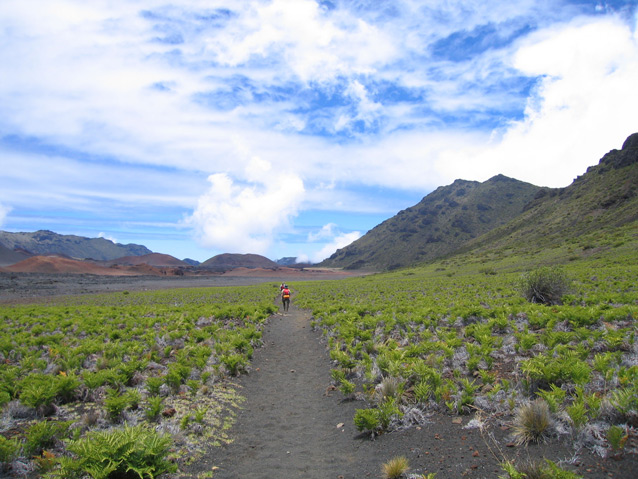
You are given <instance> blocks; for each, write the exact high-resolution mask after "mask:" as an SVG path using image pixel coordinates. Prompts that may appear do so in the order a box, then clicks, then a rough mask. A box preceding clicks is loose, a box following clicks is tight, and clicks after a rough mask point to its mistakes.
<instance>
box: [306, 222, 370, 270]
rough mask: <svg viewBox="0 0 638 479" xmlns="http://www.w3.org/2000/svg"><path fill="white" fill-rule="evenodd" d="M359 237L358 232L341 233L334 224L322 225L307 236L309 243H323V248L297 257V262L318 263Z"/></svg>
mask: <svg viewBox="0 0 638 479" xmlns="http://www.w3.org/2000/svg"><path fill="white" fill-rule="evenodd" d="M360 237H361V233H360V232H359V231H352V232H350V233H343V232H341V231H339V228H338V226H337V225H336V224H335V223H328V224H326V225H324V226H323V227H322V228H321V229H320V230H319V231H318V232H316V233H310V234H309V235H308V241H309V242H311V243H317V242H318V243H325V244H324V246H323V247H322V248H321V249H320V250H318V251H315V252H314V253H313V254H311V255H302V256H299V257H298V258H297V261H298V262H300V263H305V262H310V263H320V262H321V261H323V260H324V259H326V258H328V257H330V256H331V255H332V254H333V253H334V252H336V251H337V250H338V249H340V248H344V247H346V246H348V245H349V244H350V243H352V242H353V241H356V240H358V239H359V238H360Z"/></svg>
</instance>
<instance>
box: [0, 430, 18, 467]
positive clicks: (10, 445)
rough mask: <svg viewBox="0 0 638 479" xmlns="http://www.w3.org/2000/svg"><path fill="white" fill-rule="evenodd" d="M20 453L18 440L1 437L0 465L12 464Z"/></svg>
mask: <svg viewBox="0 0 638 479" xmlns="http://www.w3.org/2000/svg"><path fill="white" fill-rule="evenodd" d="M18 451H20V443H19V442H18V441H17V439H7V438H5V437H4V436H0V464H6V463H9V462H11V461H12V460H13V459H14V458H15V457H16V456H17V455H18Z"/></svg>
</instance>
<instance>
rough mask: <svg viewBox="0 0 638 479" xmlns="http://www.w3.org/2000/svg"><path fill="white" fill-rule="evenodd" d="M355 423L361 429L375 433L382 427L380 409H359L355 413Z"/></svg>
mask: <svg viewBox="0 0 638 479" xmlns="http://www.w3.org/2000/svg"><path fill="white" fill-rule="evenodd" d="M354 425H355V426H356V427H357V429H358V430H359V431H362V432H370V433H374V432H375V431H377V430H378V429H380V428H381V418H380V417H379V410H378V409H357V410H356V412H355V415H354Z"/></svg>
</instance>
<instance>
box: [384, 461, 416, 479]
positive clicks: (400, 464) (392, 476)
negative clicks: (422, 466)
mask: <svg viewBox="0 0 638 479" xmlns="http://www.w3.org/2000/svg"><path fill="white" fill-rule="evenodd" d="M409 467H410V466H409V464H408V460H407V458H406V457H405V456H398V457H394V458H392V459H390V460H389V461H388V462H386V463H384V464H383V465H382V466H381V470H382V471H383V477H384V478H386V479H397V478H399V477H401V476H402V475H403V474H405V472H406V471H407V470H408V468H409Z"/></svg>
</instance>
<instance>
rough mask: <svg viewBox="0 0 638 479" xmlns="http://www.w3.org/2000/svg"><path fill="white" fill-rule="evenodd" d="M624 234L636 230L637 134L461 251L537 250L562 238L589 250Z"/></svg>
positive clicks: (555, 244)
mask: <svg viewBox="0 0 638 479" xmlns="http://www.w3.org/2000/svg"><path fill="white" fill-rule="evenodd" d="M626 233H629V234H633V236H636V235H638V133H636V134H633V135H631V136H630V137H629V138H627V140H626V141H625V142H624V144H623V147H622V149H621V150H612V151H610V152H609V153H607V154H606V155H605V156H604V157H603V158H602V159H601V160H600V162H599V164H598V165H596V166H592V167H590V168H588V169H587V172H586V173H585V174H584V175H582V176H580V177H578V178H577V179H576V180H574V182H573V183H572V184H571V185H569V186H568V187H566V188H561V189H556V190H541V191H540V192H539V194H537V196H536V198H535V199H534V200H533V201H532V202H531V203H530V204H529V205H528V206H527V207H526V209H525V211H524V212H523V213H522V214H521V215H520V216H518V217H517V218H515V219H513V220H512V221H511V222H509V223H508V224H507V225H504V226H503V227H500V228H496V229H494V230H492V231H490V232H488V233H486V234H485V235H483V236H482V237H480V238H477V239H475V240H472V241H469V242H468V243H466V244H465V245H464V247H463V248H462V249H461V250H460V251H462V252H470V251H471V252H472V253H473V254H474V255H478V254H481V253H484V252H488V251H492V252H496V251H504V250H510V251H512V252H516V253H524V252H527V253H530V252H531V253H534V252H535V253H541V252H542V251H543V250H546V249H549V248H558V247H561V246H563V245H565V244H566V243H569V244H571V245H574V246H576V247H579V248H580V249H583V248H584V249H587V250H593V249H595V248H601V247H606V246H608V245H609V244H610V242H613V241H616V242H617V241H619V240H618V239H617V240H614V239H613V238H614V237H616V238H620V237H622V236H624V235H625V234H626Z"/></svg>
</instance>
